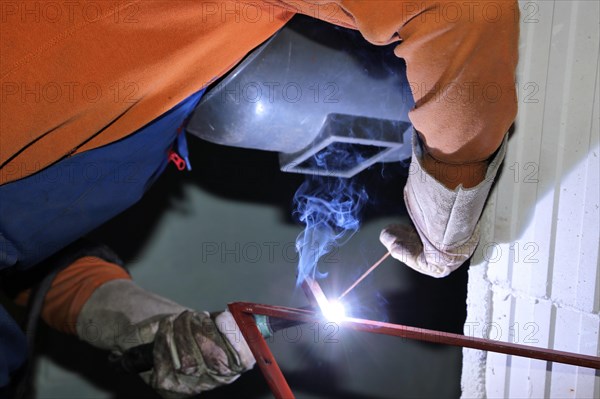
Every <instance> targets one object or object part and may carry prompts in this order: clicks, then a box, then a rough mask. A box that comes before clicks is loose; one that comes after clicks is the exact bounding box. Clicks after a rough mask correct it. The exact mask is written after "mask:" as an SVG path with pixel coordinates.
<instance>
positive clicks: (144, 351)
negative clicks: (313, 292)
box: [108, 307, 312, 374]
mask: <svg viewBox="0 0 600 399" xmlns="http://www.w3.org/2000/svg"><path fill="white" fill-rule="evenodd" d="M303 309H305V310H311V309H312V308H310V307H306V308H303ZM254 321H255V322H256V326H257V327H258V330H259V331H260V334H261V335H262V336H263V337H264V338H270V337H272V336H273V334H275V333H276V332H277V331H281V330H285V329H287V328H290V327H295V326H299V325H301V324H304V322H302V321H295V320H285V319H278V318H273V317H269V316H264V315H259V314H255V315H254ZM153 352H154V342H149V343H147V344H143V345H138V346H134V347H133V348H130V349H128V350H126V351H125V352H124V353H123V354H122V355H115V354H111V355H110V356H109V357H108V361H109V362H110V364H111V367H112V368H113V370H115V371H116V372H118V373H131V374H137V373H141V372H143V371H148V370H152V368H153V367H154V353H153Z"/></svg>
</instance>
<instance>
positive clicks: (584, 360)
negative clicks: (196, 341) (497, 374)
mask: <svg viewBox="0 0 600 399" xmlns="http://www.w3.org/2000/svg"><path fill="white" fill-rule="evenodd" d="M229 310H230V311H231V313H232V315H233V317H234V318H235V320H236V322H237V323H238V325H239V327H240V330H241V331H242V334H243V335H244V338H245V339H246V341H247V342H248V346H249V347H250V350H251V351H252V354H253V355H254V357H255V359H256V362H257V364H258V366H259V367H260V369H261V371H262V373H263V375H264V377H265V379H266V380H267V383H268V384H269V387H270V388H271V391H272V392H273V395H274V396H275V397H276V398H278V399H280V398H281V399H283V398H285V399H289V398H293V397H294V394H293V393H292V390H291V389H290V387H289V385H288V383H287V381H286V379H285V377H284V376H283V373H282V372H281V369H280V368H279V365H278V364H277V362H276V360H275V358H274V357H273V354H272V353H271V350H270V349H269V346H268V345H267V342H266V341H265V339H264V338H263V337H262V335H261V333H260V331H259V329H258V327H257V325H256V321H255V319H254V316H253V315H255V314H259V315H265V316H269V317H275V318H280V319H286V320H294V321H300V322H304V323H314V322H319V321H323V319H322V317H321V316H320V315H319V314H318V313H316V312H313V311H308V310H303V309H294V308H286V307H281V306H271V305H261V304H257V303H246V302H235V303H231V304H229ZM339 324H340V327H347V328H352V329H354V330H358V331H366V332H370V333H375V334H384V335H391V336H395V337H403V338H409V339H416V340H419V341H427V342H433V343H439V344H446V345H454V346H461V347H465V348H473V349H480V350H485V351H490V352H498V353H505V354H507V355H514V356H523V357H528V358H532V359H540V360H546V361H551V362H558V363H566V364H571V365H575V366H581V367H589V368H593V369H600V357H597V356H589V355H581V354H577V353H571V352H563V351H557V350H553V349H544V348H536V347H532V346H527V345H519V344H513V343H509V342H501V341H492V340H489V339H483V338H476V337H467V336H464V335H460V334H452V333H447V332H441V331H434V330H428V329H424V328H416V327H409V326H404V325H399V324H391V323H383V322H379V321H373V320H364V319H356V318H346V319H344V321H342V322H340V323H339Z"/></svg>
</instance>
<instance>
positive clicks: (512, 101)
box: [273, 0, 519, 187]
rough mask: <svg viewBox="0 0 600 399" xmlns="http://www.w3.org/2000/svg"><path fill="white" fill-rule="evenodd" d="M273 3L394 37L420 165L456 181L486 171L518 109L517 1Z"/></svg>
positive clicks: (381, 38) (374, 38) (471, 181)
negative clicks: (422, 154)
mask: <svg viewBox="0 0 600 399" xmlns="http://www.w3.org/2000/svg"><path fill="white" fill-rule="evenodd" d="M273 1H274V0H273ZM278 2H279V3H285V4H287V5H288V6H289V7H290V8H292V9H294V10H295V11H297V12H301V13H304V14H308V15H312V16H315V17H317V18H320V19H324V20H327V21H330V22H332V23H336V24H338V25H343V26H349V27H354V28H356V29H358V30H360V32H361V33H362V35H363V36H364V37H365V39H367V40H368V41H370V42H371V43H374V44H379V45H384V44H390V43H398V46H397V47H396V48H395V53H396V55H397V56H398V57H401V58H403V59H404V60H405V61H406V65H407V77H408V81H409V83H410V86H411V90H412V93H413V97H414V99H415V108H414V109H413V110H412V111H411V112H410V114H409V117H410V119H411V122H412V123H413V125H414V126H415V128H416V130H417V131H418V132H419V134H420V135H421V138H422V139H423V142H424V143H425V150H426V155H427V157H426V159H425V162H424V166H425V168H426V169H427V170H428V171H429V172H430V173H432V174H433V175H434V176H435V177H436V178H438V180H440V181H442V182H443V183H445V184H446V185H448V186H453V185H454V186H455V185H457V178H456V177H457V174H458V175H459V177H460V179H458V180H462V183H464V185H465V186H467V187H468V186H472V185H475V184H477V183H478V182H479V181H480V180H481V179H482V178H483V176H484V175H485V170H486V169H487V163H486V162H485V160H487V159H488V158H489V157H490V156H491V155H492V154H493V153H494V151H495V150H496V149H498V147H499V146H500V144H501V142H502V139H503V138H504V135H505V134H506V132H507V131H508V129H509V128H510V125H511V124H512V122H513V121H514V119H515V116H516V112H517V97H516V87H515V84H516V83H515V81H516V75H515V74H516V66H517V60H518V39H519V6H518V2H517V1H515V0H500V1H498V0H483V1H476V2H475V1H461V2H457V1H442V0H439V1H411V0H368V1H366V0H338V1H336V2H322V1H315V0H306V1H298V0H279V1H278ZM449 176H453V177H452V178H450V179H449V178H448V177H449ZM450 180H452V181H450Z"/></svg>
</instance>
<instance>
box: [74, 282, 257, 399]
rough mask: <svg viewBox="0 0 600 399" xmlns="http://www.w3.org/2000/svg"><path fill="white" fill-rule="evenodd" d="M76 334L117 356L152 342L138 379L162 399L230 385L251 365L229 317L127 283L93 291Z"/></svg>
mask: <svg viewBox="0 0 600 399" xmlns="http://www.w3.org/2000/svg"><path fill="white" fill-rule="evenodd" d="M77 335H78V336H79V338H80V339H82V340H83V341H86V342H88V343H90V344H92V345H93V346H96V347H98V348H101V349H107V350H111V351H113V352H114V353H117V354H122V353H123V352H124V351H125V350H127V349H129V348H132V347H134V346H138V345H141V344H145V343H149V342H154V351H153V359H154V368H153V369H152V370H150V371H147V372H143V373H140V376H141V377H142V379H143V380H144V381H145V382H146V383H148V384H149V385H150V386H151V387H152V388H154V389H155V390H156V391H157V392H158V393H159V394H160V395H161V396H163V397H165V398H182V397H188V396H192V395H196V394H199V393H200V392H203V391H207V390H210V389H213V388H216V387H218V386H220V385H224V384H229V383H231V382H233V381H235V380H236V379H237V378H238V377H239V376H240V375H241V373H242V372H244V371H247V370H249V369H251V368H252V367H253V366H254V363H255V361H254V357H253V356H252V353H251V352H250V349H249V347H248V345H247V343H246V341H245V340H244V337H243V336H242V334H241V332H240V330H239V328H238V326H237V324H236V322H235V320H234V319H233V317H232V315H231V313H229V312H227V311H225V312H221V313H218V314H216V315H214V316H211V315H210V314H208V313H207V312H196V311H194V310H190V309H187V308H185V307H183V306H181V305H178V304H177V303H175V302H172V301H170V300H168V299H165V298H162V297H160V296H158V295H156V294H154V293H151V292H148V291H145V290H144V289H142V288H140V287H139V286H137V285H136V284H135V283H133V282H132V281H131V280H113V281H109V282H107V283H105V284H103V285H101V286H100V287H99V288H98V289H96V290H95V291H94V293H93V294H92V296H91V297H90V298H89V300H88V301H87V302H86V303H85V305H84V306H83V308H82V310H81V312H80V313H79V316H78V319H77Z"/></svg>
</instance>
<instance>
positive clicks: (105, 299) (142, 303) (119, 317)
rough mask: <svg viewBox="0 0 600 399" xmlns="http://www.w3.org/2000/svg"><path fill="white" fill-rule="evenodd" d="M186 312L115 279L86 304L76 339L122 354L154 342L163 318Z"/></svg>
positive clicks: (150, 293)
mask: <svg viewBox="0 0 600 399" xmlns="http://www.w3.org/2000/svg"><path fill="white" fill-rule="evenodd" d="M186 310H188V309H187V308H185V307H183V306H181V305H179V304H177V303H175V302H173V301H171V300H169V299H166V298H163V297H161V296H158V295H156V294H154V293H152V292H149V291H146V290H144V289H142V288H140V287H139V286H138V285H136V284H135V283H134V282H133V281H131V280H113V281H109V282H107V283H104V284H103V285H101V286H100V287H99V288H97V289H96V290H95V291H94V293H93V294H92V295H91V296H90V298H89V299H88V300H87V302H86V303H85V305H83V308H82V309H81V311H80V312H79V316H78V317H77V336H78V337H79V338H80V339H81V340H83V341H85V342H87V343H89V344H91V345H93V346H95V347H97V348H101V349H107V350H111V351H115V352H123V351H125V350H127V349H129V348H131V347H134V346H138V345H141V344H145V343H149V342H152V341H153V340H154V335H155V334H156V331H157V330H158V323H159V321H160V320H161V319H163V318H164V317H165V316H166V315H173V314H180V313H182V312H184V311H186Z"/></svg>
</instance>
